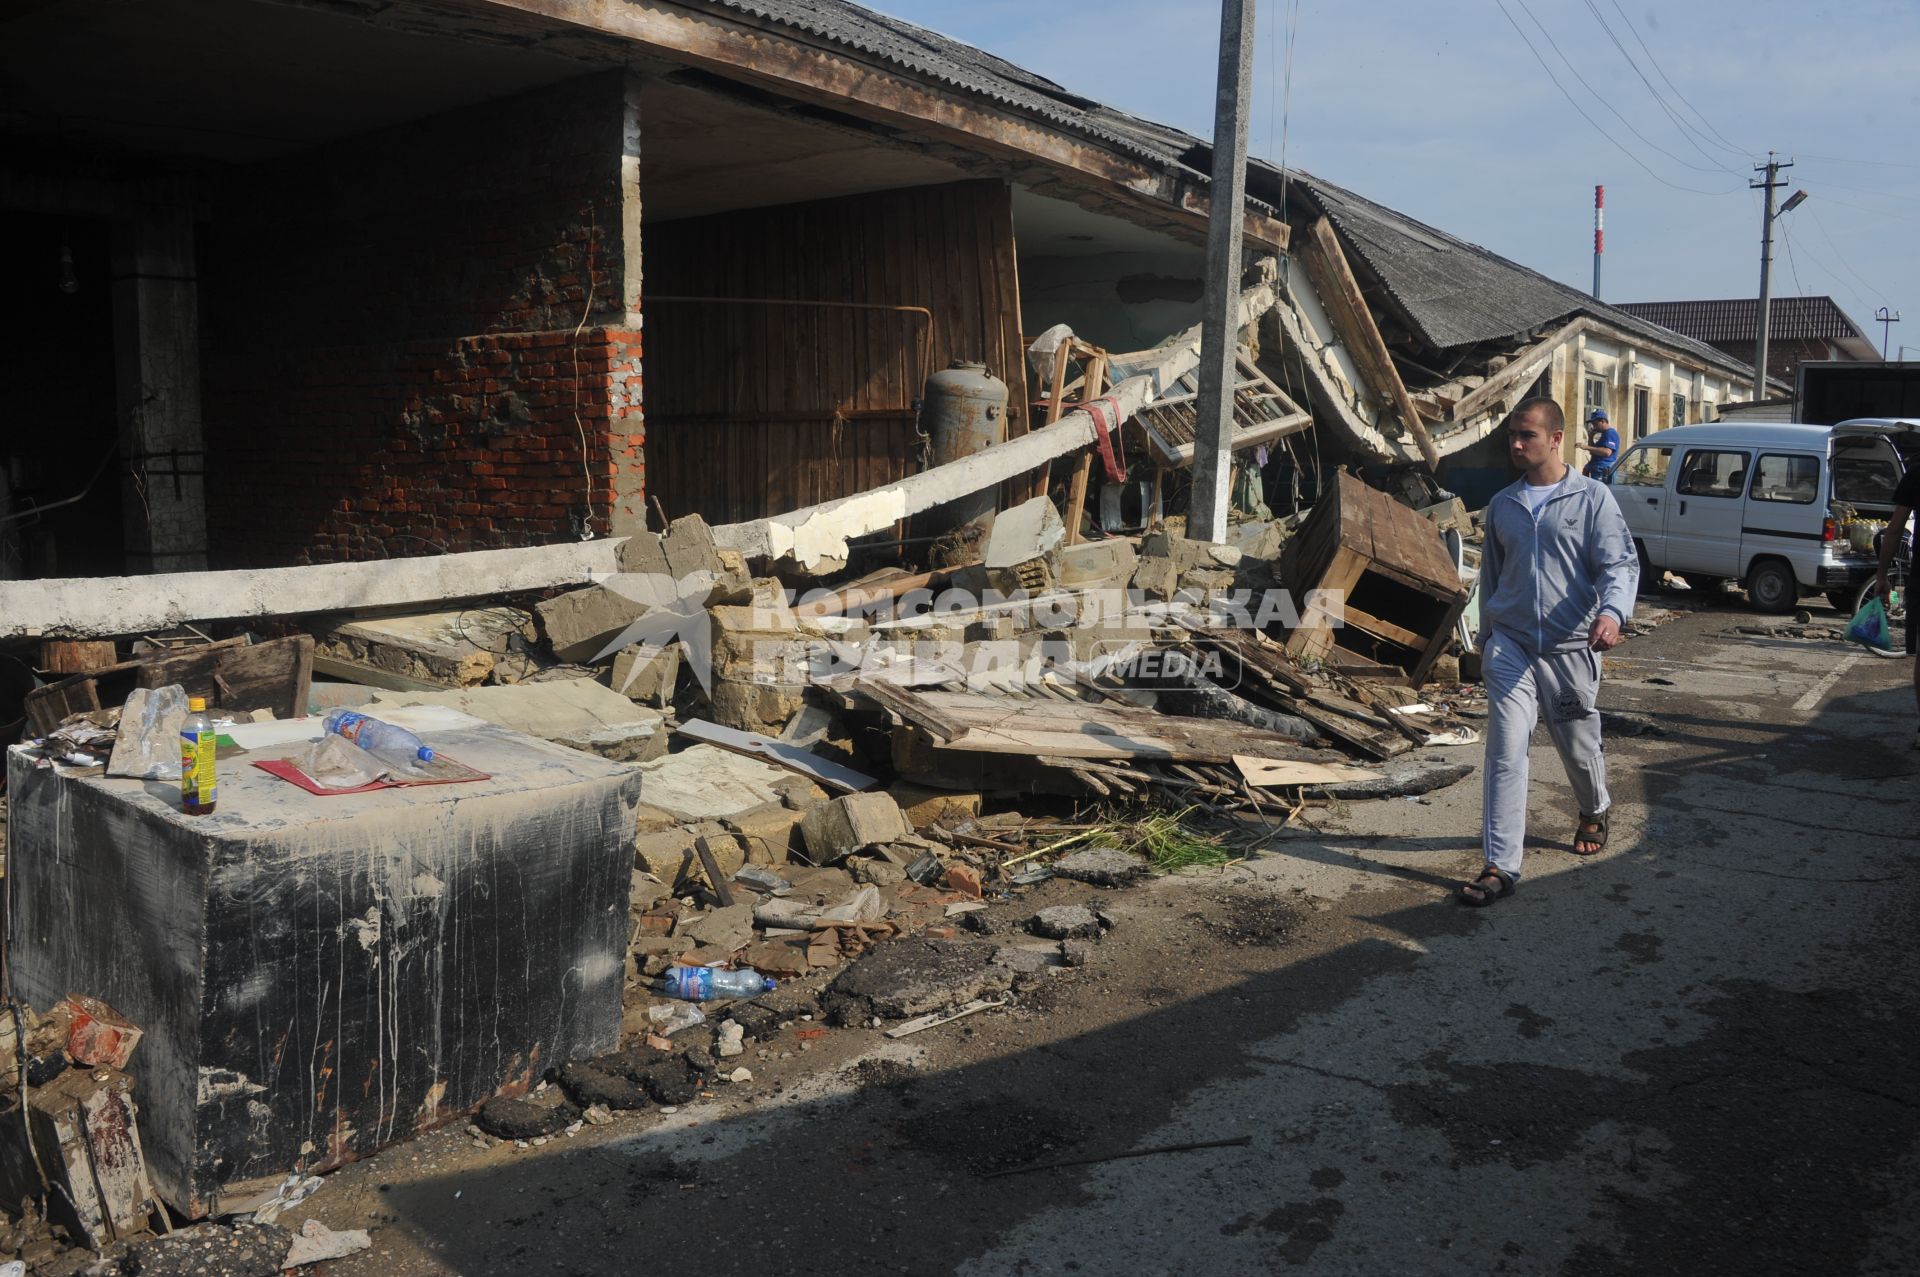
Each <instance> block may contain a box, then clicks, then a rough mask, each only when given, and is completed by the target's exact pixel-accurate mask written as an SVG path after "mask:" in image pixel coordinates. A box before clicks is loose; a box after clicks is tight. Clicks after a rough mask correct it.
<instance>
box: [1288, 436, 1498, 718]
mask: <svg viewBox="0 0 1920 1277" xmlns="http://www.w3.org/2000/svg"><path fill="white" fill-rule="evenodd" d="M1281 579H1282V580H1283V581H1284V582H1285V583H1286V587H1287V589H1288V590H1290V591H1291V592H1292V594H1293V599H1294V604H1295V606H1296V607H1298V608H1299V609H1300V623H1299V625H1298V626H1296V627H1295V628H1294V629H1293V630H1292V632H1291V633H1289V634H1288V635H1287V651H1288V652H1289V653H1291V654H1292V655H1294V656H1295V657H1298V658H1301V659H1312V660H1318V661H1321V662H1323V663H1326V664H1330V665H1341V664H1347V665H1353V666H1364V665H1365V664H1367V663H1369V662H1371V663H1376V664H1380V665H1390V666H1394V667H1396V668H1398V669H1401V670H1404V671H1405V672H1406V675H1407V681H1408V682H1409V683H1410V684H1411V685H1412V686H1415V687H1418V686H1419V685H1420V684H1421V683H1423V682H1425V681H1426V677H1427V671H1428V669H1429V668H1431V667H1432V665H1433V662H1434V659H1435V658H1436V657H1438V656H1439V655H1440V654H1441V653H1442V652H1443V651H1445V650H1446V647H1447V644H1448V643H1449V642H1450V641H1451V640H1452V637H1453V630H1454V625H1455V623H1456V622H1457V621H1458V620H1459V618H1460V613H1461V612H1462V611H1463V610H1464V609H1465V608H1466V606H1467V589H1466V587H1465V586H1464V585H1462V584H1461V583H1460V575H1459V572H1458V571H1457V570H1456V569H1455V568H1454V565H1453V557H1452V556H1451V555H1449V554H1448V553H1447V549H1446V546H1445V544H1443V543H1442V541H1441V539H1440V532H1439V529H1437V528H1436V527H1435V526H1434V525H1433V523H1431V522H1430V521H1428V520H1427V519H1424V518H1422V517H1421V516H1420V515H1419V514H1417V513H1415V512H1414V511H1412V510H1410V509H1408V508H1407V507H1406V506H1404V505H1401V504H1400V503H1399V502H1398V501H1395V500H1394V499H1393V498H1392V497H1389V496H1387V495H1386V494H1385V493H1382V492H1376V491H1375V490H1374V489H1372V488H1369V487H1368V486H1367V485H1366V484H1364V483H1362V482H1360V480H1358V479H1356V478H1354V477H1353V476H1352V475H1349V474H1345V473H1342V474H1341V475H1340V476H1339V480H1338V482H1337V483H1336V484H1335V486H1334V487H1333V488H1332V490H1330V491H1329V492H1328V493H1327V494H1326V495H1325V496H1323V497H1322V498H1321V499H1320V502H1319V504H1317V505H1316V506H1314V508H1313V513H1312V514H1311V515H1309V516H1308V518H1307V522H1306V523H1305V524H1304V525H1303V526H1302V527H1301V529H1300V532H1299V534H1298V535H1297V536H1295V537H1294V539H1293V540H1292V541H1290V542H1288V544H1287V547H1286V550H1285V551H1284V552H1283V554H1282V556H1281ZM1315 590H1321V591H1337V592H1338V599H1339V600H1340V601H1341V602H1340V605H1339V606H1337V607H1336V606H1334V605H1332V604H1331V603H1329V604H1327V605H1324V606H1309V599H1308V595H1309V594H1310V593H1311V592H1312V591H1315ZM1336 616H1339V617H1340V618H1341V619H1342V623H1341V624H1339V625H1335V624H1334V620H1335V617H1336Z"/></svg>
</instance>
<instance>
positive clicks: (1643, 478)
mask: <svg viewBox="0 0 1920 1277" xmlns="http://www.w3.org/2000/svg"><path fill="white" fill-rule="evenodd" d="M1672 464H1673V449H1672V448H1635V449H1634V450H1633V451H1632V452H1629V453H1628V454H1627V455H1626V456H1624V457H1622V458H1621V459H1620V464H1619V465H1617V466H1615V467H1614V468H1613V484H1614V486H1615V487H1617V488H1619V487H1628V488H1664V487H1666V486H1667V467H1668V466H1670V465H1672Z"/></svg>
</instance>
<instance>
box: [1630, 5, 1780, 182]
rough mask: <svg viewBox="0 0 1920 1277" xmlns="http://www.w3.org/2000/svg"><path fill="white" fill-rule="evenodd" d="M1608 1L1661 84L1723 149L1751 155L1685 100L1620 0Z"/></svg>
mask: <svg viewBox="0 0 1920 1277" xmlns="http://www.w3.org/2000/svg"><path fill="white" fill-rule="evenodd" d="M1608 3H1610V4H1612V5H1613V11H1614V12H1615V13H1617V14H1619V15H1620V21H1621V22H1622V23H1623V24H1625V26H1626V28H1627V31H1628V32H1629V33H1630V34H1631V35H1632V36H1633V39H1634V43H1636V44H1638V45H1639V46H1640V51H1641V52H1642V53H1645V54H1646V55H1647V65H1649V66H1651V67H1652V68H1653V70H1654V73H1655V74H1656V75H1658V76H1659V77H1660V80H1661V82H1662V83H1663V84H1665V85H1666V86H1667V87H1668V88H1669V89H1672V90H1673V96H1675V97H1677V98H1679V99H1680V100H1681V101H1682V102H1684V103H1686V107H1687V109H1688V110H1689V111H1692V112H1693V114H1694V115H1695V117H1696V118H1698V119H1699V121H1700V123H1702V124H1704V125H1706V127H1707V132H1708V133H1711V134H1713V136H1714V137H1715V138H1717V139H1718V140H1719V143H1720V145H1721V147H1722V148H1723V149H1724V150H1727V151H1729V152H1731V153H1732V154H1734V155H1737V156H1739V157H1740V158H1741V159H1747V158H1748V157H1749V156H1751V155H1752V152H1750V151H1748V150H1746V149H1745V148H1743V147H1738V146H1735V145H1734V144H1733V143H1732V142H1729V141H1728V140H1727V139H1726V137H1725V136H1724V135H1723V134H1722V133H1721V132H1720V130H1719V129H1716V128H1714V127H1713V121H1711V120H1709V119H1708V118H1707V117H1706V116H1705V115H1702V114H1701V112H1700V108H1699V107H1697V106H1695V105H1694V104H1693V103H1692V102H1690V101H1688V100H1687V95H1686V94H1684V93H1682V92H1681V91H1680V86H1679V85H1677V84H1675V83H1674V82H1673V79H1672V77H1670V76H1669V75H1668V74H1667V72H1666V69H1665V68H1663V67H1662V66H1661V65H1660V59H1658V58H1656V57H1654V56H1653V50H1652V49H1650V48H1648V47H1647V42H1646V41H1645V40H1643V39H1641V38H1640V32H1639V30H1638V29H1637V28H1636V27H1635V26H1634V25H1633V20H1632V19H1631V18H1629V17H1627V14H1626V10H1624V9H1622V8H1621V7H1620V0H1608Z"/></svg>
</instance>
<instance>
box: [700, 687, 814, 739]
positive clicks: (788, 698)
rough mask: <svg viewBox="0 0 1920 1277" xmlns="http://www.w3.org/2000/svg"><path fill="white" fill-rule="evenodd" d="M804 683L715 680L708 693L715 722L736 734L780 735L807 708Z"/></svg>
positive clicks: (708, 701) (708, 702)
mask: <svg viewBox="0 0 1920 1277" xmlns="http://www.w3.org/2000/svg"><path fill="white" fill-rule="evenodd" d="M805 695H806V685H805V684H804V683H756V682H742V681H739V680H736V679H730V678H716V679H714V681H713V687H712V689H711V690H710V691H709V692H708V693H707V704H708V706H709V707H710V708H711V709H712V711H713V721H714V722H716V723H719V724H720V725H721V726H723V727H731V728H733V729H734V730H736V731H742V732H758V733H760V734H761V735H762V736H778V735H779V734H780V733H781V731H782V730H783V729H784V728H785V727H786V725H787V722H788V720H790V719H792V718H793V716H794V715H795V714H798V713H799V712H800V711H801V709H803V708H804V707H805V705H806V699H805Z"/></svg>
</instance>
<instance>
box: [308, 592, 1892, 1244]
mask: <svg viewBox="0 0 1920 1277" xmlns="http://www.w3.org/2000/svg"><path fill="white" fill-rule="evenodd" d="M1823 616H1830V614H1823ZM1755 623H1756V618H1755V617H1753V616H1752V615H1751V614H1748V613H1745V612H1744V611H1742V610H1740V609H1739V608H1737V607H1735V606H1728V607H1726V608H1724V609H1720V610H1714V611H1706V612H1700V613H1697V614H1688V615H1683V616H1680V617H1677V618H1675V619H1672V620H1669V621H1668V622H1666V623H1665V624H1663V625H1661V626H1660V627H1659V628H1658V629H1656V630H1655V631H1653V632H1652V633H1651V634H1648V635H1646V636H1643V637H1640V638H1636V639H1634V640H1632V641H1631V642H1630V643H1629V644H1627V645H1626V647H1624V648H1623V649H1622V650H1621V652H1620V653H1619V655H1618V656H1617V657H1616V658H1614V659H1613V660H1611V662H1610V665H1609V671H1608V681H1607V682H1606V684H1605V685H1604V686H1603V692H1602V704H1603V705H1604V706H1608V707H1610V708H1614V709H1624V710H1631V711H1639V712H1642V713H1644V714H1647V715H1649V716H1650V717H1651V719H1652V720H1653V721H1654V723H1655V724H1657V726H1658V727H1659V728H1660V730H1661V732H1662V733H1663V734H1660V735H1639V736H1628V735H1624V734H1620V733H1615V734H1614V735H1613V736H1611V737H1610V739H1609V742H1608V757H1609V764H1610V769H1611V772H1612V776H1613V783H1614V789H1615V801H1616V808H1615V810H1616V815H1615V818H1614V822H1613V831H1612V846H1611V847H1610V848H1609V849H1608V851H1607V852H1606V853H1605V854H1604V855H1603V856H1601V857H1598V858H1595V859H1592V860H1581V859H1577V858H1575V857H1574V856H1572V855H1571V854H1570V853H1569V850H1568V848H1569V847H1570V835H1571V831H1572V818H1573V808H1572V798H1571V795H1570V792H1569V791H1568V789H1567V788H1566V785H1565V781H1564V776H1563V774H1562V773H1561V771H1560V768H1559V764H1558V761H1557V759H1556V758H1555V757H1554V755H1553V751H1552V748H1551V746H1550V745H1549V744H1548V743H1547V740H1546V735H1545V733H1544V732H1541V733H1539V734H1538V735H1537V737H1536V748H1535V755H1534V759H1535V787H1534V792H1533V800H1532V806H1531V813H1532V820H1531V823H1532V828H1533V839H1532V842H1531V845H1530V850H1529V859H1528V863H1527V868H1526V876H1525V880H1524V881H1523V883H1522V885H1521V887H1520V889H1519V891H1518V893H1517V894H1515V895H1514V896H1513V897H1511V898H1509V899H1506V900H1503V901H1501V902H1499V903H1498V904H1496V905H1494V906H1493V907H1491V908H1488V909H1485V910H1478V911H1476V910H1467V909H1464V908H1462V907H1460V906H1458V905H1456V904H1455V903H1453V902H1452V901H1451V899H1450V890H1451V887H1452V885H1453V883H1455V882H1456V881H1458V880H1459V879H1460V878H1461V877H1462V875H1464V874H1467V873H1469V872H1470V871H1471V870H1472V869H1473V868H1474V867H1475V866H1476V865H1477V862H1478V854H1477V847H1478V823H1479V785H1478V778H1477V777H1476V778H1474V779H1472V780H1469V781H1467V782H1465V783H1463V784H1461V785H1458V786H1455V787H1454V788H1453V789H1451V790H1447V791H1444V792H1442V793H1440V794H1436V795H1434V796H1432V798H1431V799H1430V800H1428V801H1426V802H1413V801H1408V800H1395V801H1383V802H1372V803H1356V804H1353V805H1352V806H1351V807H1350V808H1348V809H1344V810H1338V811H1335V812H1332V813H1320V814H1319V815H1318V816H1317V818H1316V824H1317V825H1318V828H1317V830H1305V829H1301V830H1296V831H1293V832H1292V833H1290V834H1289V835H1288V836H1286V837H1285V838H1283V839H1281V840H1279V841H1277V842H1276V844H1275V846H1274V850H1273V852H1272V853H1271V854H1270V855H1267V856H1265V857H1263V858H1261V859H1259V860H1257V861H1255V862H1253V863H1252V864H1250V865H1248V866H1245V867H1241V868H1236V869H1234V870H1232V871H1230V872H1229V873H1227V874H1225V875H1212V876H1206V877H1202V878H1198V879H1184V880H1175V881H1161V882H1157V883H1155V884H1152V885H1150V886H1147V887H1144V888H1136V889H1132V890H1129V891H1125V892H1115V893H1108V894H1107V895H1105V896H1104V897H1103V899H1104V901H1105V903H1107V904H1108V905H1109V907H1111V908H1112V909H1114V911H1115V912H1116V913H1117V914H1118V916H1119V926H1118V927H1117V928H1116V930H1115V931H1114V932H1113V933H1112V935H1111V937H1110V938H1109V939H1108V940H1107V941H1106V942H1105V943H1104V944H1103V945H1102V946H1101V948H1100V950H1099V952H1098V954H1097V955H1096V958H1095V960H1094V962H1093V963H1092V964H1091V965H1090V966H1089V967H1088V968H1086V969H1085V970H1083V971H1081V972H1077V973H1073V974H1069V975H1063V976H1060V977H1058V978H1056V979H1055V980H1054V981H1053V982H1052V983H1051V984H1050V985H1049V986H1048V987H1047V988H1046V989H1045V990H1043V991H1041V992H1040V993H1038V994H1037V995H1035V996H1031V997H1029V998H1027V999H1025V1000H1024V1001H1023V1003H1022V1005H1021V1006H1020V1008H1019V1009H1018V1010H1015V1011H1009V1012H995V1013H989V1014H986V1015H981V1016H976V1017H974V1018H973V1019H971V1020H968V1021H966V1022H964V1024H958V1025H953V1026H949V1027H947V1028H945V1029H940V1030H935V1031H932V1032H929V1033H926V1034H922V1035H920V1036H918V1037H916V1038H913V1039H907V1040H904V1041H902V1042H899V1043H885V1042H883V1041H882V1039H881V1038H880V1037H879V1035H878V1034H877V1033H873V1032H870V1031H866V1030H851V1031H834V1032H832V1033H830V1034H828V1035H827V1036H825V1037H824V1038H821V1039H818V1040H817V1041H816V1042H810V1043H809V1046H810V1047H812V1048H813V1049H812V1050H811V1051H809V1052H804V1053H803V1052H800V1051H799V1050H798V1049H797V1044H796V1043H795V1042H793V1041H791V1040H789V1039H788V1038H783V1039H782V1040H781V1041H779V1042H776V1043H775V1044H773V1045H774V1054H773V1056H772V1057H770V1058H768V1059H764V1060H763V1059H760V1058H759V1057H758V1056H757V1055H752V1054H750V1055H749V1057H747V1063H748V1064H749V1065H751V1066H752V1067H753V1069H754V1071H755V1074H756V1077H755V1081H754V1082H753V1083H752V1084H749V1085H748V1086H745V1087H742V1088H738V1089H737V1090H735V1091H731V1092H728V1093H727V1094H725V1095H724V1096H723V1097H722V1098H721V1099H718V1100H715V1101H710V1102H705V1103H701V1104H696V1105H693V1106H690V1107H688V1108H686V1109H683V1110H681V1111H680V1112H677V1113H675V1114H673V1115H671V1116H666V1117H662V1116H661V1115H659V1114H658V1113H648V1114H645V1115H643V1116H640V1117H636V1118H629V1119H623V1121H622V1122H621V1123H619V1124H616V1125H615V1126H612V1127H608V1128H606V1129H604V1130H601V1131H589V1132H587V1133H583V1134H582V1135H581V1136H580V1137H579V1138H577V1139H574V1140H563V1141H556V1142H555V1143H553V1144H550V1145H548V1146H546V1147H545V1148H540V1149H529V1150H526V1151H518V1152H516V1151H514V1150H512V1149H510V1148H497V1149H494V1150H491V1151H489V1152H485V1153H483V1152H480V1151H478V1150H475V1149H472V1148H471V1147H470V1145H469V1144H468V1141H467V1138H466V1137H465V1136H464V1135H463V1134H461V1133H460V1132H458V1131H457V1130H453V1131H447V1132H442V1133H439V1134H436V1135H433V1136H430V1137H427V1138H426V1139H423V1140H419V1141H415V1142H414V1143H413V1144H411V1145H408V1146H406V1147H404V1148H401V1149H397V1150H393V1151H390V1152H389V1153H387V1154H384V1155H382V1156H381V1157H379V1158H376V1159H374V1160H372V1161H370V1162H368V1163H364V1164H361V1165H358V1166H355V1167H350V1168H348V1169H347V1170H345V1171H342V1172H340V1173H339V1174H338V1175H335V1176H333V1177H330V1179H329V1182H328V1187H327V1188H326V1189H324V1190H323V1191H322V1192H321V1193H320V1194H319V1195H317V1196H316V1197H315V1198H314V1199H313V1201H312V1203H311V1206H312V1210H311V1213H312V1214H313V1215H315V1216H316V1217H318V1218H320V1219H322V1220H324V1221H325V1222H327V1223H329V1224H331V1225H333V1226H335V1227H364V1226H368V1225H371V1226H372V1227H373V1229H374V1239H375V1249H374V1251H373V1252H371V1253H369V1254H366V1255H363V1256H360V1257H357V1258H355V1259H352V1260H348V1261H343V1262H342V1263H340V1264H338V1265H336V1266H335V1267H334V1268H333V1269H331V1270H330V1271H331V1272H335V1273H339V1274H381V1275H382V1277H387V1275H391V1274H421V1275H425V1274H445V1273H458V1274H463V1275H464V1277H481V1275H483V1274H484V1275H491V1274H509V1273H511V1274H547V1273H551V1274H567V1273H581V1274H587V1273H592V1274H606V1273H618V1272H642V1271H649V1272H651V1271H659V1270H673V1271H683V1270H684V1271H691V1272H699V1273H705V1274H731V1273H740V1274H749V1273H753V1274H759V1273H766V1274H784V1273H815V1272H818V1273H834V1274H859V1273H881V1272H889V1273H914V1274H923V1273H924V1274H934V1273H966V1274H980V1275H990V1274H1015V1273H1036V1274H1038V1273H1061V1272H1079V1273H1195V1274H1209V1275H1210V1277H1225V1275H1231V1274H1240V1273H1269V1272H1287V1271H1293V1270H1296V1269H1298V1270H1302V1271H1310V1272H1314V1273H1356V1274H1359V1273H1365V1274H1381V1273H1451V1272H1463V1273H1490V1272H1499V1273H1565V1274H1601V1273H1619V1272H1643V1271H1645V1272H1651V1271H1660V1272H1681V1273H1690V1274H1692V1273H1723V1272H1724V1273H1729V1274H1732V1273H1741V1274H1751V1273H1803V1272H1820V1273H1887V1274H1893V1273H1907V1272H1912V1271H1915V1270H1916V1268H1920V1210H1917V1209H1916V1206H1920V1200H1917V1199H1920V1174H1916V1171H1920V1159H1917V1157H1916V1151H1915V1135H1916V1130H1917V1129H1920V1107H1917V1105H1920V1068H1916V1066H1915V1063H1914V1062H1915V1060H1916V1059H1920V1050H1916V1048H1917V1047H1920V1040H1916V1039H1920V981H1916V963H1915V960H1914V938H1915V934H1916V922H1917V921H1920V913H1917V911H1916V900H1917V899H1920V873H1916V868H1920V836H1916V835H1917V833H1920V829H1917V826H1920V754H1914V753H1911V752H1909V751H1908V749H1907V748H1906V747H1907V743H1908V741H1909V740H1910V739H1911V738H1912V734H1913V722H1914V720H1913V714H1914V710H1913V705H1912V701H1911V693H1910V691H1909V690H1908V688H1907V682H1906V680H1907V677H1908V667H1907V666H1906V664H1905V663H1904V662H1895V661H1881V660H1876V659H1875V658H1872V657H1870V656H1865V655H1862V654H1857V653H1856V651H1855V650H1854V649H1850V648H1847V647H1844V646H1842V645H1840V644H1838V643H1835V642H1832V641H1830V640H1822V639H1818V638H1803V637H1793V636H1784V637H1768V636H1759V635H1752V634H1742V633H1738V632H1735V627H1738V626H1742V625H1753V624H1755ZM1076 891H1077V892H1078V893H1079V896H1084V895H1085V894H1086V890H1085V889H1079V888H1070V886H1069V884H1062V883H1054V884H1048V886H1047V887H1045V888H1043V889H1041V891H1040V892H1039V893H1038V894H1037V895H1036V896H1035V897H1034V898H1032V899H1030V900H1029V901H1028V902H1026V903H1025V904H1023V905H1022V906H1020V908H1018V909H1011V910H1009V911H1008V912H1009V916H1010V917H1017V916H1021V913H1022V910H1026V911H1030V910H1031V908H1032V907H1033V906H1034V905H1037V904H1047V903H1055V902H1056V901H1057V900H1064V899H1068V898H1078V896H1076V895H1075V894H1074V893H1075V892H1076ZM782 1052H787V1053H790V1054H791V1058H789V1059H781V1058H779V1055H780V1053H782ZM1240 1137H1246V1138H1247V1141H1248V1142H1247V1143H1245V1144H1244V1145H1238V1146H1233V1147H1227V1148H1216V1149H1207V1150H1200V1151H1193V1152H1185V1153H1165V1154H1158V1155H1151V1156H1145V1157H1138V1158H1134V1159H1131V1160H1125V1161H1111V1162H1104V1163H1100V1164H1096V1165H1092V1166H1082V1167H1076V1168H1068V1169H1061V1170H1052V1171H1039V1172H1034V1173H1024V1174H1013V1175H1002V1176H992V1175H991V1173H992V1172H994V1171H998V1170H1008V1169H1014V1168H1018V1167H1023V1166H1027V1165H1029V1164H1031V1163H1035V1162H1041V1161H1050V1160H1057V1159H1064V1158H1076V1157H1098V1156H1104V1155H1108V1154H1112V1153H1119V1152H1126V1151H1130V1150H1140V1149H1146V1148H1152V1147H1157V1146H1161V1145H1167V1144H1174V1143H1184V1142H1193V1141H1216V1140H1231V1139H1238V1138H1240ZM288 1222H292V1223H297V1222H298V1217H295V1218H293V1219H291V1220H290V1221H288Z"/></svg>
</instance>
